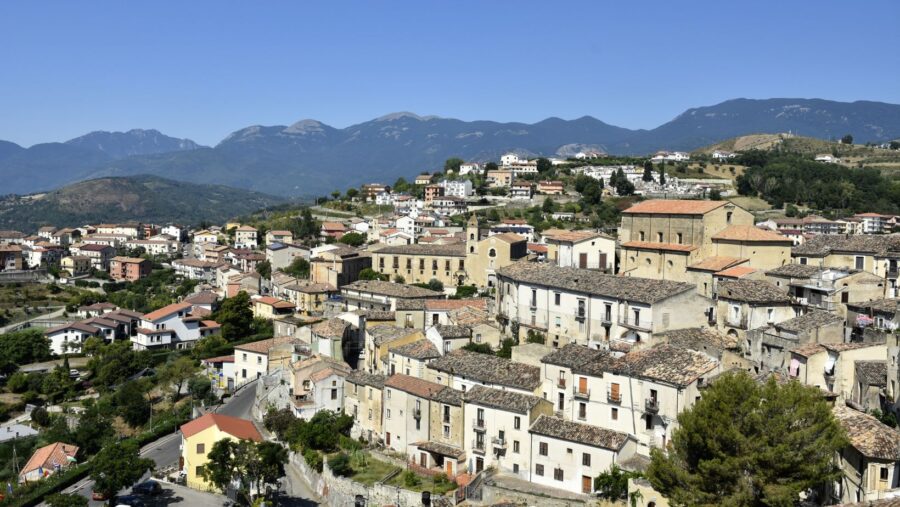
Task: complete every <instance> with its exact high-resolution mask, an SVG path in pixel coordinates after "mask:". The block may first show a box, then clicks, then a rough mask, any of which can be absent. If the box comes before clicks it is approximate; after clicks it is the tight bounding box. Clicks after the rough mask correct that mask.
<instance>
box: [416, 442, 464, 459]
mask: <svg viewBox="0 0 900 507" xmlns="http://www.w3.org/2000/svg"><path fill="white" fill-rule="evenodd" d="M414 445H415V446H416V447H418V448H419V449H421V450H423V451H428V452H433V453H437V454H440V455H441V456H449V457H451V458H456V459H459V458H461V457H463V456H465V455H466V451H465V450H464V449H462V448H460V447H456V446H453V445H447V444H442V443H440V442H432V441H430V440H425V441H422V442H416V443H415V444H414Z"/></svg>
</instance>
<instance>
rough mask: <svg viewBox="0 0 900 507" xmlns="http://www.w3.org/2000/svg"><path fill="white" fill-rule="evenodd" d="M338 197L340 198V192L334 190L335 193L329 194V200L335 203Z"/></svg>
mask: <svg viewBox="0 0 900 507" xmlns="http://www.w3.org/2000/svg"><path fill="white" fill-rule="evenodd" d="M340 196H341V191H340V190H335V191H333V192H331V198H332V199H334V200H335V201H336V200H338V198H339V197H340Z"/></svg>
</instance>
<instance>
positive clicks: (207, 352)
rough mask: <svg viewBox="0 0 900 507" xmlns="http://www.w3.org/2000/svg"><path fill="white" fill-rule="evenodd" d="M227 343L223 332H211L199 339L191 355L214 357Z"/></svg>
mask: <svg viewBox="0 0 900 507" xmlns="http://www.w3.org/2000/svg"><path fill="white" fill-rule="evenodd" d="M226 345H228V340H226V339H225V338H224V337H223V336H222V335H221V334H218V333H217V334H211V335H209V336H204V337H203V338H200V339H199V340H197V344H196V345H194V348H193V349H191V355H192V356H193V357H196V358H197V359H202V358H206V357H212V356H214V355H216V354H217V353H218V351H219V350H221V349H223V348H224V347H225V346H226Z"/></svg>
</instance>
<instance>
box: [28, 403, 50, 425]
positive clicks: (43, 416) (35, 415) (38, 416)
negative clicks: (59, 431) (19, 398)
mask: <svg viewBox="0 0 900 507" xmlns="http://www.w3.org/2000/svg"><path fill="white" fill-rule="evenodd" d="M31 420H32V421H34V422H35V423H36V424H37V425H38V426H40V427H42V428H46V427H47V426H49V425H50V413H49V412H47V409H46V408H44V407H37V408H35V409H34V410H32V411H31Z"/></svg>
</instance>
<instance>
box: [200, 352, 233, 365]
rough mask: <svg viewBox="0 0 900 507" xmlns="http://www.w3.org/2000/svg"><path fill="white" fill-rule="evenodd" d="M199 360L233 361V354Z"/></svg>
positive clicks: (211, 361)
mask: <svg viewBox="0 0 900 507" xmlns="http://www.w3.org/2000/svg"><path fill="white" fill-rule="evenodd" d="M201 362H204V363H233V362H234V354H231V355H230V356H216V357H207V358H206V359H201Z"/></svg>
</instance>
